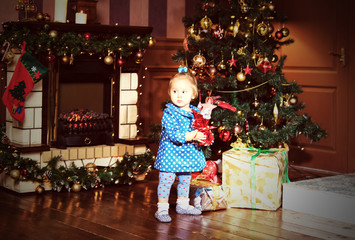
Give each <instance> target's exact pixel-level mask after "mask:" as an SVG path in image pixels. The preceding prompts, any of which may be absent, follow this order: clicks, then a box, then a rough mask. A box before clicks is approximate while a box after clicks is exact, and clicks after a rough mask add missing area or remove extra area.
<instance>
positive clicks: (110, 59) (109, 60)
mask: <svg viewBox="0 0 355 240" xmlns="http://www.w3.org/2000/svg"><path fill="white" fill-rule="evenodd" d="M104 62H105V64H107V65H111V64H112V63H113V57H112V56H106V57H105V58H104Z"/></svg>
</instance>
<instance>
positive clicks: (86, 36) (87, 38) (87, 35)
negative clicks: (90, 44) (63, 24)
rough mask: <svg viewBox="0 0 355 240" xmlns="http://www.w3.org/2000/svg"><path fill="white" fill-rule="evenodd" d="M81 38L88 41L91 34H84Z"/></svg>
mask: <svg viewBox="0 0 355 240" xmlns="http://www.w3.org/2000/svg"><path fill="white" fill-rule="evenodd" d="M83 36H84V38H85V40H86V41H89V40H90V38H91V34H90V33H88V32H87V33H84V34H83Z"/></svg>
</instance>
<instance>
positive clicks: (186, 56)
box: [173, 0, 327, 152]
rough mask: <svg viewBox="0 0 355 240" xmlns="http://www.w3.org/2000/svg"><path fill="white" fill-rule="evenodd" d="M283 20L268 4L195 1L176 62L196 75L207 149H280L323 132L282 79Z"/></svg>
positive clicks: (261, 0)
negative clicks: (208, 133) (207, 127)
mask: <svg viewBox="0 0 355 240" xmlns="http://www.w3.org/2000/svg"><path fill="white" fill-rule="evenodd" d="M286 20H287V18H286V16H284V15H282V14H280V13H278V12H277V11H276V9H275V5H274V4H273V2H272V1H271V0H202V1H200V2H199V3H198V4H197V6H196V11H195V16H193V17H185V18H183V22H184V25H185V28H186V32H187V36H186V38H185V39H184V44H183V47H184V50H180V51H178V52H177V53H176V54H175V55H174V56H173V60H174V61H175V62H181V65H182V66H187V67H188V68H189V70H190V71H191V72H192V73H193V74H194V75H195V76H196V78H197V79H198V82H199V89H200V103H199V105H200V107H201V111H202V112H203V114H204V116H205V117H206V118H210V119H211V120H210V124H211V125H213V126H215V127H217V128H216V130H215V139H216V140H215V142H214V144H213V145H212V150H216V151H219V152H221V150H222V151H223V150H226V149H229V148H230V143H238V144H239V145H241V146H245V147H250V148H261V149H267V148H274V147H284V144H285V143H286V144H290V143H292V141H293V140H294V139H295V138H296V137H298V136H299V135H300V134H303V135H305V136H306V137H307V138H308V139H310V140H311V141H318V140H320V139H321V138H324V137H326V135H327V133H326V131H325V130H323V129H322V128H321V127H320V126H319V125H318V124H316V123H314V122H313V121H312V119H311V117H310V116H309V115H307V114H305V113H301V111H302V110H303V109H304V108H305V105H304V104H303V103H302V102H300V101H298V98H297V95H299V94H300V93H302V89H301V87H300V86H299V85H298V84H297V83H296V82H295V81H292V82H291V81H287V80H286V79H285V76H284V74H283V72H282V69H283V67H284V62H285V59H286V56H278V51H277V50H278V49H280V48H281V47H282V46H285V45H288V44H291V43H293V40H292V39H291V38H290V37H289V30H288V28H287V27H286Z"/></svg>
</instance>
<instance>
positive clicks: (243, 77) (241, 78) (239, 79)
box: [237, 72, 246, 82]
mask: <svg viewBox="0 0 355 240" xmlns="http://www.w3.org/2000/svg"><path fill="white" fill-rule="evenodd" d="M245 79H246V76H245V74H244V73H243V72H239V73H237V80H238V81H239V82H243V81H245Z"/></svg>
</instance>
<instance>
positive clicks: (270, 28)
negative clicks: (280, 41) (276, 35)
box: [267, 23, 274, 34]
mask: <svg viewBox="0 0 355 240" xmlns="http://www.w3.org/2000/svg"><path fill="white" fill-rule="evenodd" d="M267 26H268V28H267V32H268V34H271V33H273V32H274V26H273V25H272V24H271V23H269V24H268V25H267Z"/></svg>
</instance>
